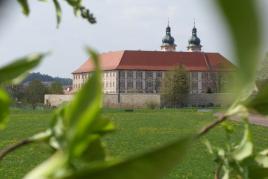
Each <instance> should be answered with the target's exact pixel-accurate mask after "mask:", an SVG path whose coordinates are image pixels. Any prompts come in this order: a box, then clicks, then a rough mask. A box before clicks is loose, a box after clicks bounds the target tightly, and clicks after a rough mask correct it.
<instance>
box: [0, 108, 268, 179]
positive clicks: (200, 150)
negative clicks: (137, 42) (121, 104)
mask: <svg viewBox="0 0 268 179" xmlns="http://www.w3.org/2000/svg"><path fill="white" fill-rule="evenodd" d="M51 114H52V112H50V111H35V112H33V111H20V110H13V111H12V114H11V119H10V121H9V123H8V128H7V129H6V130H4V131H0V149H1V148H3V147H4V146H6V145H8V144H12V143H14V142H16V141H18V140H20V139H22V138H25V137H27V136H29V135H32V134H34V133H36V132H39V131H42V130H44V129H45V128H46V127H47V126H48V124H49V119H50V117H51ZM104 114H105V115H106V116H109V117H110V118H111V119H112V120H113V121H114V123H115V124H116V126H117V131H116V132H114V133H113V134H111V135H109V136H107V137H105V138H104V141H105V143H106V145H107V147H108V152H109V154H110V155H111V156H113V157H115V158H121V157H129V156H131V155H135V154H137V153H140V152H143V151H144V150H150V149H152V148H154V147H157V146H159V145H163V144H164V143H166V142H169V141H172V140H174V139H176V138H178V137H182V136H185V135H188V134H191V133H193V132H195V131H197V130H198V129H200V128H201V127H202V126H204V125H205V124H207V123H209V122H211V121H212V120H213V113H212V112H197V111H196V110H193V109H187V110H185V109H184V110H137V111H134V112H124V111H121V110H106V111H105V112H104ZM235 126H236V127H237V128H238V132H237V133H235V134H234V141H238V140H239V139H240V137H241V135H242V126H241V125H240V124H238V123H235ZM252 129H253V135H254V141H255V143H256V145H257V147H256V150H261V149H264V148H265V147H268V138H265V137H266V136H268V128H264V127H259V126H252ZM207 138H209V139H210V140H212V141H214V143H216V144H219V145H220V144H222V143H223V141H224V139H225V133H224V130H223V129H222V128H221V127H218V128H216V129H215V130H214V131H212V132H210V133H209V134H208V135H207ZM51 153H52V151H51V149H50V148H49V147H47V146H46V145H44V144H34V145H31V146H30V147H26V148H22V149H20V150H18V151H16V152H14V153H13V154H10V155H8V156H7V157H6V158H5V159H4V160H3V161H2V162H0V178H1V179H2V178H3V179H18V178H21V177H22V176H23V175H24V174H25V173H26V172H27V171H28V170H30V169H31V168H33V167H34V166H35V165H36V164H38V163H40V162H41V161H43V160H44V159H46V158H47V157H48V156H49V155H50V154H51ZM213 171H214V166H213V157H212V156H210V155H209V154H208V152H207V150H206V148H205V146H204V145H203V144H202V142H200V141H199V142H196V143H195V144H194V145H193V146H192V148H191V149H189V152H188V155H187V156H185V159H184V161H183V162H182V163H180V164H178V166H177V167H176V168H175V169H174V170H173V171H172V172H171V173H170V174H169V176H168V177H167V178H196V179H200V178H202V179H203V178H204V179H206V178H213Z"/></svg>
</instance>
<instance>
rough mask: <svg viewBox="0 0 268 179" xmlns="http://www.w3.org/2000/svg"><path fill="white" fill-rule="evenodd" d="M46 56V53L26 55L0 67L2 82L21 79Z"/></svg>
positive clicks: (0, 81) (0, 80) (0, 79)
mask: <svg viewBox="0 0 268 179" xmlns="http://www.w3.org/2000/svg"><path fill="white" fill-rule="evenodd" d="M44 56H45V55H44V54H35V55H30V56H26V57H23V58H21V59H18V60H16V61H15V62H13V63H11V64H9V65H7V66H4V67H2V68H0V84H1V83H4V82H10V81H12V82H15V83H17V82H19V81H21V80H22V77H24V76H25V73H26V72H28V71H29V70H31V69H33V68H34V67H36V66H37V65H38V64H39V63H40V62H41V60H42V58H43V57H44Z"/></svg>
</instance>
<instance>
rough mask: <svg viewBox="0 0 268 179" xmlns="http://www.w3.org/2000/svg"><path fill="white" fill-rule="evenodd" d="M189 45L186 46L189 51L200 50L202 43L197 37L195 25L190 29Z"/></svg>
mask: <svg viewBox="0 0 268 179" xmlns="http://www.w3.org/2000/svg"><path fill="white" fill-rule="evenodd" d="M188 42H189V45H188V47H187V49H188V51H189V52H201V49H202V45H201V41H200V39H199V38H198V37H197V29H196V27H195V23H194V28H193V30H192V37H191V38H190V39H189V41H188Z"/></svg>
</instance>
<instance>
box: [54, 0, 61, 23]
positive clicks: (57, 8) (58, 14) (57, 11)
mask: <svg viewBox="0 0 268 179" xmlns="http://www.w3.org/2000/svg"><path fill="white" fill-rule="evenodd" d="M53 3H54V6H55V9H56V18H57V27H58V26H59V24H60V22H61V14H62V11H61V7H60V4H59V2H58V0H53Z"/></svg>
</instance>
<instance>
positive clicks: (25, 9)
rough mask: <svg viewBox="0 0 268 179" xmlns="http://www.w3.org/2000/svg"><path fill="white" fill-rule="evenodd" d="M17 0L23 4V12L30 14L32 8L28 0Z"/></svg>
mask: <svg viewBox="0 0 268 179" xmlns="http://www.w3.org/2000/svg"><path fill="white" fill-rule="evenodd" d="M17 1H18V2H19V3H20V5H21V8H22V12H23V14H25V15H26V16H28V15H29V13H30V8H29V4H28V0H17Z"/></svg>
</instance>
